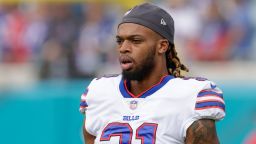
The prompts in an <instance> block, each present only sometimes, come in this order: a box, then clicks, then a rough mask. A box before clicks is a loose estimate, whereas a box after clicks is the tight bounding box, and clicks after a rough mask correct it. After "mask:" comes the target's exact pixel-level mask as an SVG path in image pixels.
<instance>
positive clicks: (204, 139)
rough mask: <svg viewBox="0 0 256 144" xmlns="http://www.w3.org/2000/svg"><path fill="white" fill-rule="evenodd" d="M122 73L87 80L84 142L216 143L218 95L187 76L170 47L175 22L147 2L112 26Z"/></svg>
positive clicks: (211, 87)
mask: <svg viewBox="0 0 256 144" xmlns="http://www.w3.org/2000/svg"><path fill="white" fill-rule="evenodd" d="M116 41H117V44H118V46H117V50H118V52H119V61H120V65H121V68H122V74H120V75H112V76H107V77H102V78H96V79H94V80H92V82H91V83H90V85H89V86H88V88H87V90H86V91H85V92H84V93H83V94H82V101H81V104H80V106H81V107H80V111H81V112H82V113H85V120H84V138H85V141H86V144H184V143H185V144H218V143H219V140H218V136H217V132H216V127H215V122H216V121H218V120H221V119H223V118H224V116H225V103H224V100H223V95H222V91H221V90H220V89H219V88H218V87H217V86H216V85H215V84H214V83H213V82H211V81H209V80H207V79H204V78H187V77H184V76H183V75H182V74H181V72H182V71H188V69H187V68H186V66H185V65H183V64H182V63H181V62H180V59H179V58H178V56H177V52H176V50H175V46H174V21H173V19H172V17H171V16H170V15H169V14H168V13H167V12H166V11H164V10H163V9H161V8H159V7H158V6H156V5H153V4H151V3H144V4H141V5H138V6H135V7H134V8H132V9H131V10H130V11H128V12H126V13H125V15H124V16H123V19H122V21H121V22H120V24H119V25H118V27H117V35H116Z"/></svg>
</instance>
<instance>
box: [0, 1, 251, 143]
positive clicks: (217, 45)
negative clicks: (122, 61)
mask: <svg viewBox="0 0 256 144" xmlns="http://www.w3.org/2000/svg"><path fill="white" fill-rule="evenodd" d="M141 2H144V0H122V1H119V0H0V144H34V143H37V144H82V143H83V142H82V132H81V126H82V119H83V116H82V115H80V113H79V112H78V108H79V102H80V94H81V93H82V92H83V90H84V88H85V87H86V86H87V85H88V83H89V81H90V80H91V79H92V78H93V77H94V76H100V75H103V74H111V73H119V72H120V70H119V67H118V62H117V61H116V53H115V32H116V25H117V23H118V21H119V20H120V18H121V17H122V14H123V13H124V12H125V11H127V10H128V9H129V8H130V7H132V6H134V5H135V4H139V3H141ZM150 2H154V3H156V4H158V5H159V6H161V7H163V8H165V9H166V10H167V11H168V12H169V13H170V14H171V15H173V17H174V20H175V22H176V23H175V27H176V37H175V42H176V47H177V48H178V54H179V56H180V57H181V59H182V61H184V63H185V64H187V66H188V67H189V68H190V73H189V76H201V77H207V78H209V79H211V80H213V81H215V82H216V83H217V84H218V85H219V86H220V87H221V88H222V89H223V91H224V95H225V100H226V112H227V116H226V118H225V119H224V120H223V121H220V122H218V125H217V128H218V134H219V138H220V141H221V143H223V144H241V143H242V144H256V140H255V139H256V83H255V82H256V65H255V64H256V61H255V60H256V34H255V32H256V31H255V29H256V17H255V14H256V0H228V1H222V0H151V1H150Z"/></svg>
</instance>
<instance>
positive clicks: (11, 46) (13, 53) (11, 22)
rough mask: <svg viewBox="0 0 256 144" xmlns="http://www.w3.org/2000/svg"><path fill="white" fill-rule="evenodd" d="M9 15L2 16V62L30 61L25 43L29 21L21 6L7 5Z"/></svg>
mask: <svg viewBox="0 0 256 144" xmlns="http://www.w3.org/2000/svg"><path fill="white" fill-rule="evenodd" d="M5 10H7V13H4V16H3V15H2V18H3V19H2V22H1V27H2V28H1V33H2V34H1V35H2V45H1V47H2V50H3V51H2V52H3V54H2V55H3V58H2V61H3V62H6V63H24V62H27V61H28V60H29V56H30V51H29V48H28V47H27V45H26V44H25V42H24V34H25V30H26V27H27V24H28V22H27V19H26V17H24V15H23V11H22V10H21V9H19V5H5Z"/></svg>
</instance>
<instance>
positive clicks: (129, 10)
mask: <svg viewBox="0 0 256 144" xmlns="http://www.w3.org/2000/svg"><path fill="white" fill-rule="evenodd" d="M131 11H132V9H130V10H128V11H127V12H126V13H125V14H124V16H126V15H128V14H129V13H130V12H131Z"/></svg>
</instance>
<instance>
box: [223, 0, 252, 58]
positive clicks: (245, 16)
mask: <svg viewBox="0 0 256 144" xmlns="http://www.w3.org/2000/svg"><path fill="white" fill-rule="evenodd" d="M250 4H251V3H250V0H232V1H231V2H230V6H231V7H230V9H229V12H227V14H228V15H227V18H228V20H229V25H230V30H229V35H230V41H231V43H230V46H231V48H232V49H231V51H230V53H231V55H230V58H231V59H237V58H239V59H242V60H248V59H251V56H250V54H251V53H252V40H253V34H254V30H253V25H252V19H251V17H250V16H251V15H250Z"/></svg>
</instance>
